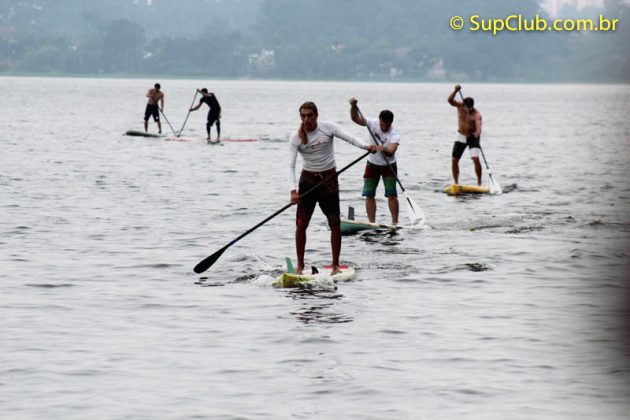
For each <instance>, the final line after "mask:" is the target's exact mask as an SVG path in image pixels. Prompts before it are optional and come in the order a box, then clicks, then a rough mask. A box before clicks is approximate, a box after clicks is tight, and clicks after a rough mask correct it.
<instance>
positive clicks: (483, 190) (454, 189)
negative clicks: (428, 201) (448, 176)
mask: <svg viewBox="0 0 630 420" xmlns="http://www.w3.org/2000/svg"><path fill="white" fill-rule="evenodd" d="M442 192H443V193H446V194H448V195H460V194H487V193H489V192H490V186H489V185H457V184H453V185H449V186H447V187H445V188H444V189H443V190H442Z"/></svg>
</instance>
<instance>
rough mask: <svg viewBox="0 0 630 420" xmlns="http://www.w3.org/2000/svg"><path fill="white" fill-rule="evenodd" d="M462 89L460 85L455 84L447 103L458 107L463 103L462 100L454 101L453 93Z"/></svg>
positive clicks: (455, 93)
mask: <svg viewBox="0 0 630 420" xmlns="http://www.w3.org/2000/svg"><path fill="white" fill-rule="evenodd" d="M461 89H462V87H461V85H455V89H454V90H453V92H452V93H451V94H450V95H449V96H448V103H449V104H451V105H452V106H454V107H458V108H459V107H460V106H462V105H463V103H462V102H459V101H456V100H455V95H457V92H459V91H460V90H461Z"/></svg>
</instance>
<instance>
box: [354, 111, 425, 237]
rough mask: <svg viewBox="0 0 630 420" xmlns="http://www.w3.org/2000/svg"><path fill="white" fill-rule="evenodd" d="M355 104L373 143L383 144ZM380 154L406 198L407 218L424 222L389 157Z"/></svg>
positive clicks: (419, 209)
mask: <svg viewBox="0 0 630 420" xmlns="http://www.w3.org/2000/svg"><path fill="white" fill-rule="evenodd" d="M355 106H356V107H357V113H358V114H359V116H360V117H361V119H362V120H363V121H365V127H366V128H367V129H368V131H369V132H370V136H372V139H373V140H374V144H376V145H381V146H382V145H383V141H382V140H381V139H380V138H378V137H376V136H375V135H374V133H372V130H371V129H370V126H369V125H368V124H367V120H366V119H365V117H364V116H363V113H362V112H361V110H360V109H359V106H358V105H356V104H355ZM380 153H381V156H382V157H383V159H385V162H387V166H389V170H390V171H391V172H392V174H394V177H395V178H396V182H398V185H399V186H400V189H401V190H402V192H403V195H404V196H405V199H406V200H407V201H406V202H407V213H408V216H409V219H410V221H411V224H412V225H416V224H421V225H422V224H424V222H425V217H424V212H423V211H422V209H421V208H420V206H419V205H417V204H416V203H415V202H414V201H413V200H412V199H411V197H409V196H408V195H407V192H406V191H405V187H403V185H402V183H401V182H400V179H398V175H396V172H395V171H394V168H392V164H391V163H389V159H387V156H385V152H380Z"/></svg>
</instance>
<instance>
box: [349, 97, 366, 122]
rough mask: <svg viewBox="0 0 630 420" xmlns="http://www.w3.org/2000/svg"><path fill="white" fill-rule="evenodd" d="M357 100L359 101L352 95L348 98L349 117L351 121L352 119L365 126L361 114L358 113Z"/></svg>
mask: <svg viewBox="0 0 630 420" xmlns="http://www.w3.org/2000/svg"><path fill="white" fill-rule="evenodd" d="M358 102H359V101H358V100H357V98H355V97H354V96H353V97H352V98H350V118H352V121H354V122H355V123H357V124H359V125H362V126H365V125H366V122H365V118H363V117H362V116H361V114H359V107H358V106H357V103H358Z"/></svg>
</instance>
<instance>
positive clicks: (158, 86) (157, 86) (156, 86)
mask: <svg viewBox="0 0 630 420" xmlns="http://www.w3.org/2000/svg"><path fill="white" fill-rule="evenodd" d="M153 87H154V88H156V89H159V88H161V87H162V86H160V84H159V83H156V84H155V85H154V86H153Z"/></svg>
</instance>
